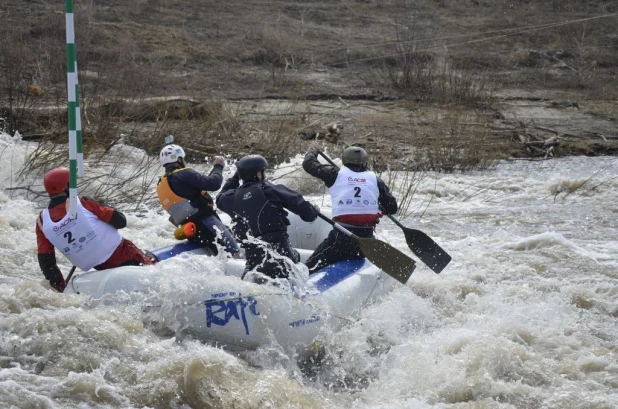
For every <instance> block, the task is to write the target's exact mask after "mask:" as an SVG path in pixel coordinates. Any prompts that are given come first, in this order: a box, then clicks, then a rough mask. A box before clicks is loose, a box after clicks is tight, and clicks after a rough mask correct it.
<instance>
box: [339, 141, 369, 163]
mask: <svg viewBox="0 0 618 409" xmlns="http://www.w3.org/2000/svg"><path fill="white" fill-rule="evenodd" d="M368 161H369V155H367V152H366V151H365V150H364V149H363V148H359V147H358V146H350V147H349V148H345V150H344V151H343V153H342V154H341V162H342V163H343V164H344V165H358V166H364V167H365V168H366V167H367V162H368Z"/></svg>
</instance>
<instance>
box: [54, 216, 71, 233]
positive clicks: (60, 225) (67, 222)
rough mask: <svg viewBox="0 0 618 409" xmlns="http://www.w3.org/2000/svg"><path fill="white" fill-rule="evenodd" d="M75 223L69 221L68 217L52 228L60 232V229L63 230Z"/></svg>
mask: <svg viewBox="0 0 618 409" xmlns="http://www.w3.org/2000/svg"><path fill="white" fill-rule="evenodd" d="M73 221H75V219H71V218H70V217H69V218H67V219H66V220H65V221H63V222H62V223H60V224H57V225H55V226H54V231H56V232H57V231H60V230H62V229H64V228H65V227H67V226H68V225H69V224H70V223H71V222H73Z"/></svg>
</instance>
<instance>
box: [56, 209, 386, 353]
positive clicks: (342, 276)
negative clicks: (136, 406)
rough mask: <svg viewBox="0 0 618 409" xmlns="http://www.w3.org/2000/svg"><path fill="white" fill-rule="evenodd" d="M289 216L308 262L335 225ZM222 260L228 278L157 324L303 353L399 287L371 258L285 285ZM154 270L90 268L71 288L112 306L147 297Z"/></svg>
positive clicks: (244, 346) (178, 249) (181, 248)
mask: <svg viewBox="0 0 618 409" xmlns="http://www.w3.org/2000/svg"><path fill="white" fill-rule="evenodd" d="M290 216H291V217H290V221H291V225H290V226H289V228H288V234H289V235H290V240H291V242H292V245H293V246H294V247H295V248H297V249H298V250H299V253H301V260H302V261H304V260H306V258H307V257H308V256H309V255H310V254H311V253H312V250H313V249H314V248H315V247H316V246H317V245H318V244H319V243H320V242H321V241H322V240H323V239H324V238H325V237H326V236H327V235H328V233H329V232H330V230H331V229H332V227H331V226H330V225H329V224H328V223H326V222H324V221H322V220H320V219H318V220H316V221H315V222H312V223H306V222H303V221H302V220H301V219H300V218H299V217H297V216H295V215H293V214H291V215H290ZM153 253H154V254H155V255H156V256H157V257H158V258H159V260H161V263H166V262H167V261H166V260H168V259H171V258H173V257H176V256H178V255H180V254H188V253H192V254H201V255H204V256H209V255H212V254H211V253H210V252H209V250H208V249H206V248H204V247H201V246H197V245H195V244H193V243H189V242H181V243H178V244H174V245H171V246H168V247H165V248H162V249H158V250H155V251H153ZM200 257H201V256H200ZM223 265H224V269H225V275H224V276H223V277H221V276H217V277H215V278H216V279H213V280H212V281H206V283H204V284H203V285H201V286H200V287H199V291H197V292H198V294H194V297H193V301H192V302H186V301H185V302H179V303H178V304H177V305H175V306H174V307H173V308H174V309H175V310H174V313H173V314H174V319H173V320H168V321H169V322H167V323H166V322H165V321H166V320H164V319H163V320H161V322H159V323H158V325H163V326H166V327H167V329H168V330H170V331H173V332H174V334H175V335H176V336H179V337H183V336H187V335H189V336H192V337H194V338H196V339H199V340H201V341H204V342H207V343H211V344H215V345H217V346H221V347H223V348H225V349H227V350H230V351H243V350H254V349H257V348H259V347H261V346H264V345H267V344H271V343H276V344H278V345H281V346H282V347H284V348H285V349H286V350H290V351H291V352H297V353H302V352H303V351H308V350H310V349H311V348H312V346H314V345H315V343H316V342H319V341H320V339H321V334H322V330H323V329H324V328H326V326H328V328H331V329H332V328H335V329H336V328H337V327H338V326H341V325H343V324H345V323H346V322H349V320H350V319H351V318H353V317H354V315H355V314H356V313H358V312H359V310H361V309H362V308H363V307H364V306H366V305H367V304H369V303H371V302H373V301H374V300H376V299H377V298H379V297H380V296H382V295H384V294H385V293H387V292H389V291H391V290H392V289H393V288H394V286H396V285H397V281H396V280H395V279H393V278H392V277H390V276H389V275H387V274H385V273H384V272H382V271H381V270H380V269H378V268H377V267H376V266H374V265H373V264H372V263H370V262H369V261H367V260H366V259H365V260H347V261H341V262H338V263H336V264H333V265H330V266H328V267H325V268H324V269H322V270H320V271H319V272H317V273H315V274H312V275H310V276H309V278H308V280H307V281H306V282H304V283H302V285H294V284H289V283H288V281H287V280H283V281H285V283H284V284H281V283H277V282H274V283H273V284H270V283H267V284H261V285H260V284H253V283H251V282H247V281H242V280H241V279H240V277H241V276H242V274H243V271H244V260H235V259H231V258H229V259H227V260H225V261H224V262H223ZM155 267H156V266H155ZM152 269H153V267H150V266H145V267H139V266H128V267H119V268H115V269H109V270H103V271H90V272H87V273H83V274H80V275H77V276H75V277H74V278H72V280H71V281H70V282H69V283H67V288H66V289H65V293H79V294H84V295H87V296H89V297H91V298H92V299H94V300H100V301H101V302H104V303H108V304H113V303H114V302H115V301H117V300H120V299H126V297H127V296H129V297H130V294H147V293H148V292H150V291H151V290H152V289H153V288H154V287H156V285H157V283H156V280H155V279H153V275H152ZM207 274H208V273H207ZM172 294H173V293H172ZM123 297H124V298H123ZM168 304H169V303H168ZM158 308H167V310H166V312H168V313H169V309H170V307H169V305H168V306H165V307H164V306H161V305H156V303H151V304H149V306H148V310H149V312H148V314H149V316H150V317H153V316H155V317H156V313H157V309H158ZM155 321H156V318H155Z"/></svg>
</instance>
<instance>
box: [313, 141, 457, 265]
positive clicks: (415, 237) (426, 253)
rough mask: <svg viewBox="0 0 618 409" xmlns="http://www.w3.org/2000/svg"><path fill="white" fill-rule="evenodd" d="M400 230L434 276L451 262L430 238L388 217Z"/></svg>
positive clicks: (322, 153)
mask: <svg viewBox="0 0 618 409" xmlns="http://www.w3.org/2000/svg"><path fill="white" fill-rule="evenodd" d="M318 154H319V155H320V156H322V157H323V158H324V159H326V161H327V162H328V163H330V164H331V165H332V166H335V167H338V166H337V164H336V163H335V162H333V161H332V160H331V159H330V158H329V157H328V156H326V154H325V153H324V152H322V151H318ZM388 218H389V219H391V220H392V221H393V222H394V223H395V224H396V225H397V226H399V228H400V229H401V230H403V234H404V236H405V238H406V243H407V245H408V247H409V248H410V250H412V253H414V255H415V256H417V257H418V258H419V259H420V260H421V261H422V262H423V263H425V264H426V265H427V266H428V267H429V268H431V269H432V270H433V271H434V272H435V273H436V274H438V273H440V272H441V271H442V270H444V267H446V266H447V265H448V263H450V262H451V256H450V255H449V254H448V253H447V252H446V251H444V249H443V248H442V247H440V246H439V245H438V243H436V242H435V241H433V239H432V238H431V237H429V236H428V235H427V234H425V233H423V232H422V231H420V230H416V229H410V228H408V227H405V226H404V225H403V224H401V222H399V220H397V219H396V218H395V216H393V215H388Z"/></svg>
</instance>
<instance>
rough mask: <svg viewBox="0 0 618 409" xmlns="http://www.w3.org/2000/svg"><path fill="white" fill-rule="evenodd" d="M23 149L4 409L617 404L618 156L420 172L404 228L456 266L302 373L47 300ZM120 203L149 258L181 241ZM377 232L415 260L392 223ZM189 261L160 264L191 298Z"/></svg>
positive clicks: (0, 269)
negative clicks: (436, 246) (186, 278)
mask: <svg viewBox="0 0 618 409" xmlns="http://www.w3.org/2000/svg"><path fill="white" fill-rule="evenodd" d="M28 149H30V145H27V144H26V143H25V142H17V141H15V140H14V139H12V138H10V137H8V136H7V135H0V160H1V161H2V165H3V166H2V168H1V169H0V187H1V188H2V189H0V407H1V408H145V407H149V408H358V409H363V408H441V409H442V408H470V409H472V408H474V409H480V408H582V409H583V408H586V409H594V408H598V409H601V408H603V409H605V408H607V409H609V408H616V407H618V362H617V351H618V350H617V348H618V342H617V341H618V325H617V324H618V319H617V317H618V241H617V236H616V232H617V231H618V230H617V228H618V160H617V159H616V158H585V157H573V158H566V159H553V160H549V161H539V162H528V161H515V162H504V163H501V164H500V165H499V167H498V168H497V169H496V170H495V171H487V172H482V173H470V174H465V175H457V174H456V175H443V174H430V175H427V177H426V178H425V179H424V180H423V181H422V184H421V185H420V186H419V187H418V190H417V192H416V193H415V195H414V199H413V201H412V204H411V206H410V210H411V211H412V216H411V217H409V218H406V219H404V220H403V222H404V224H406V225H409V226H412V227H414V228H417V229H420V230H422V231H424V232H426V233H427V234H429V235H430V236H431V237H432V238H433V239H435V240H436V241H437V242H438V243H440V244H441V245H442V246H443V247H444V248H445V249H446V250H447V251H448V252H449V253H450V254H451V255H452V257H453V261H452V262H451V264H450V265H449V266H448V267H447V268H446V269H445V270H444V271H443V272H442V273H441V274H439V275H437V274H435V273H433V272H432V271H431V270H430V269H429V268H427V267H425V266H423V265H420V263H419V267H418V268H417V270H416V271H415V273H414V274H413V276H412V278H411V279H410V281H409V282H408V284H407V285H406V286H398V287H397V288H396V289H395V290H394V291H393V292H392V293H390V294H389V295H388V296H386V297H384V298H383V299H382V300H380V301H379V302H378V303H376V304H375V305H372V306H370V307H369V308H367V309H365V310H364V311H363V313H362V314H361V315H360V316H358V317H356V319H355V320H352V321H350V323H349V324H348V325H346V326H345V327H344V328H343V329H341V330H339V331H331V332H330V333H329V334H328V336H327V337H326V338H327V339H325V340H324V342H325V346H326V350H327V356H328V359H327V360H326V362H325V363H324V364H323V365H322V367H321V368H320V369H319V370H316V371H314V372H313V373H311V374H303V373H302V371H301V370H300V369H299V367H298V366H297V364H296V363H295V360H294V359H293V357H290V356H287V355H285V354H283V353H282V351H280V350H279V348H277V346H276V345H272V346H271V347H269V348H265V349H263V350H260V351H257V352H255V353H252V354H250V355H249V356H247V357H244V359H240V358H238V357H236V356H233V355H230V354H229V353H227V352H225V351H224V350H221V349H217V348H214V347H212V346H208V345H204V344H202V343H200V342H197V341H194V340H190V339H176V338H174V336H173V335H174V334H173V333H162V332H161V331H154V330H152V328H150V327H149V326H147V325H145V323H144V319H143V318H144V317H143V316H142V311H141V309H140V308H139V306H135V305H125V306H116V307H112V306H105V305H99V304H97V303H96V302H92V301H91V300H88V299H86V298H85V297H83V296H81V295H63V294H59V293H57V292H55V291H53V290H51V289H50V288H49V287H48V286H46V285H45V283H46V282H45V280H43V276H42V274H41V272H40V271H39V268H38V263H37V259H36V237H35V233H34V225H35V220H36V217H37V215H38V212H39V211H40V210H41V208H42V206H44V205H45V198H44V197H37V196H36V195H35V194H33V193H31V192H29V191H28V190H25V189H12V188H15V187H30V190H31V191H35V192H36V191H38V192H40V191H42V187H41V180H40V177H39V178H34V177H32V178H31V179H28V177H27V176H26V177H25V178H22V179H20V178H18V171H19V169H20V168H21V166H22V165H23V162H24V160H25V159H24V158H25V155H26V153H27V151H28ZM114 149H129V150H130V148H128V147H125V148H123V147H116V148H114ZM112 153H113V152H112ZM133 155H134V156H135V155H137V156H138V155H140V153H139V151H137V150H135V152H134V153H133ZM126 166H127V167H130V165H126ZM198 169H202V168H200V167H198ZM204 169H205V168H204ZM154 170H155V171H157V172H158V171H159V168H155V169H154ZM87 171H89V170H88V169H87ZM93 171H94V170H90V172H93ZM230 171H231V170H228V171H227V172H228V174H229V172H230ZM126 172H127V173H128V174H129V173H130V169H127V170H126ZM152 189H154V186H152ZM314 192H315V194H314V195H312V196H309V197H310V198H311V200H312V201H314V202H315V203H317V204H322V201H323V199H324V197H323V196H322V194H321V193H320V192H321V190H320V189H317V190H314ZM325 202H328V197H326V201H325ZM117 205H118V207H119V208H120V209H121V210H126V213H127V218H128V222H129V226H128V227H127V228H126V229H124V230H123V231H122V233H123V235H124V236H125V237H127V238H129V239H131V240H133V241H134V242H135V243H136V244H138V245H139V246H140V247H142V248H147V249H153V248H157V247H162V246H165V245H168V244H172V243H173V242H174V239H173V237H172V228H171V225H170V224H169V223H168V222H167V221H166V219H167V218H166V217H165V216H164V215H162V214H161V213H160V211H159V209H156V208H155V207H154V206H152V208H151V209H149V208H148V207H146V206H141V208H140V209H139V211H133V210H130V207H129V205H126V204H117ZM421 215H422V217H420V216H421ZM378 231H379V234H380V236H381V237H382V238H383V239H384V240H386V241H388V242H389V243H390V244H391V245H393V246H395V247H397V248H399V249H400V250H402V251H406V252H409V250H408V249H407V247H406V244H405V240H404V237H403V234H402V232H401V230H399V229H398V228H397V227H395V226H394V225H393V224H392V223H391V222H390V221H388V220H384V221H383V222H382V223H381V224H380V225H379V228H378ZM59 259H61V256H59ZM60 261H61V268H62V270H63V272H64V273H65V275H66V273H67V272H68V270H69V267H70V265H69V264H68V263H67V262H66V260H64V259H61V260H60ZM189 261H190V262H189ZM189 261H187V259H182V260H178V261H174V260H170V261H169V262H167V263H162V264H164V265H163V266H160V267H159V266H156V267H157V268H161V269H164V270H165V271H169V274H170V280H173V281H174V283H175V285H177V288H182V286H183V277H182V275H183V271H189V270H190V271H191V272H192V273H193V274H195V273H196V272H197V273H202V272H204V271H208V270H209V268H211V267H212V264H211V263H213V262H212V261H211V260H207V258H205V257H204V258H203V260H200V259H198V258H196V257H194V258H192V259H190V260H189ZM169 291H170V295H171V296H172V297H173V294H174V287H170V289H169ZM179 291H180V290H179ZM161 314H165V311H162V312H161ZM169 318H170V317H161V319H162V320H165V319H169Z"/></svg>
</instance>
